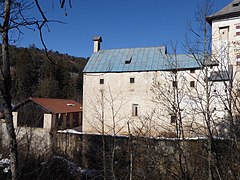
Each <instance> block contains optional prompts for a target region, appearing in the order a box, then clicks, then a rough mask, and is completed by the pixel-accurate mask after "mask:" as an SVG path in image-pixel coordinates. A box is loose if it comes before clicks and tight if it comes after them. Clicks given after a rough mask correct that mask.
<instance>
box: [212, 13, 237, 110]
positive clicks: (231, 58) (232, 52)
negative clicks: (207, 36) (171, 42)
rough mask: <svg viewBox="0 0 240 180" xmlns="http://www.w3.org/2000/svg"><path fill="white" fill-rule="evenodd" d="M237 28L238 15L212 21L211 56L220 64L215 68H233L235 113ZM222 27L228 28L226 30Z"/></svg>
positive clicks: (235, 106) (234, 107)
mask: <svg viewBox="0 0 240 180" xmlns="http://www.w3.org/2000/svg"><path fill="white" fill-rule="evenodd" d="M239 28H240V17H234V18H228V19H221V20H218V21H213V22H212V53H213V58H215V59H216V60H218V61H219V62H220V66H219V67H216V68H215V70H219V69H220V70H221V69H225V70H229V66H231V67H232V69H233V73H232V74H233V82H232V102H234V103H233V105H232V108H233V109H234V113H235V114H239V108H238V107H239V104H237V103H238V102H239V100H237V99H238V98H239V92H240V34H239V33H238V34H237V32H238V31H239V30H240V29H239ZM224 29H228V32H226V31H224ZM223 44H224V45H223ZM223 61H225V62H223ZM224 64H227V65H224ZM225 66H227V67H225ZM221 67H223V68H221ZM229 87H230V86H229ZM230 88H231V87H230Z"/></svg>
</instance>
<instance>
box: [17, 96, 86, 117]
mask: <svg viewBox="0 0 240 180" xmlns="http://www.w3.org/2000/svg"><path fill="white" fill-rule="evenodd" d="M31 101H33V102H34V103H36V104H38V105H40V106H41V107H43V108H44V109H46V110H47V111H49V112H51V113H69V112H80V111H82V105H81V104H79V103H77V102H76V101H73V100H71V99H51V98H28V99H26V100H25V101H22V102H21V103H19V104H18V105H16V106H15V107H14V109H13V110H14V111H15V110H17V109H18V108H20V107H21V106H23V105H25V104H27V103H28V102H31Z"/></svg>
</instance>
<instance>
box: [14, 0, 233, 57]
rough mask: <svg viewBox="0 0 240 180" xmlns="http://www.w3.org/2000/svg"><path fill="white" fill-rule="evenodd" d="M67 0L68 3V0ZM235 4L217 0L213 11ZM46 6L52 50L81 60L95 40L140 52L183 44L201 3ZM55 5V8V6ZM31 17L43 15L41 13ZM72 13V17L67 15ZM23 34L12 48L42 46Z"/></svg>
mask: <svg viewBox="0 0 240 180" xmlns="http://www.w3.org/2000/svg"><path fill="white" fill-rule="evenodd" d="M67 1H68V0H67ZM231 1H232V0H214V12H217V11H219V10H220V9H222V8H223V7H224V6H226V5H227V4H228V3H230V2H231ZM40 2H41V6H42V8H43V9H44V12H45V13H46V16H47V18H48V19H49V20H58V21H61V22H62V23H56V22H55V23H54V22H52V23H51V22H50V23H49V24H48V28H49V31H48V30H47V28H45V31H44V32H43V37H44V42H45V44H46V45H47V48H48V49H49V50H53V51H58V52H60V53H63V54H69V55H72V56H76V57H85V58H86V57H90V56H91V54H92V53H93V42H92V38H93V37H94V36H95V35H100V36H102V39H103V42H102V44H101V49H115V48H136V47H149V46H160V45H163V44H167V45H168V44H170V42H173V43H174V44H176V43H177V44H178V46H179V47H178V49H179V50H178V51H179V52H181V51H182V50H181V44H182V43H183V41H184V39H185V35H186V33H189V31H188V28H187V24H188V22H192V23H193V24H194V23H195V24H196V21H195V14H196V11H197V7H198V4H200V2H201V0H171V1H170V0H71V2H72V7H70V6H69V5H68V4H67V6H66V10H64V9H61V8H59V4H58V2H59V1H48V0H42V1H40ZM53 2H55V4H53ZM28 13H29V14H28V15H29V16H39V13H38V12H37V11H36V10H32V11H31V12H28ZM65 13H67V16H66V15H65ZM21 31H22V32H23V34H22V35H21V36H20V38H19V40H18V41H16V42H13V43H12V44H14V45H16V46H19V47H28V46H29V45H30V44H32V43H34V44H35V45H36V46H37V47H38V48H43V46H42V44H41V42H40V38H39V34H38V32H37V31H33V30H32V29H27V28H23V29H21Z"/></svg>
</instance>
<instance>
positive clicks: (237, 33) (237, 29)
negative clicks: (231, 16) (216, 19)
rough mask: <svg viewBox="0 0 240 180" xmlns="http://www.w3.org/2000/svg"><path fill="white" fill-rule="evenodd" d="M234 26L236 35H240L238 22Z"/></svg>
mask: <svg viewBox="0 0 240 180" xmlns="http://www.w3.org/2000/svg"><path fill="white" fill-rule="evenodd" d="M235 28H236V36H239V35H240V24H238V25H236V26H235Z"/></svg>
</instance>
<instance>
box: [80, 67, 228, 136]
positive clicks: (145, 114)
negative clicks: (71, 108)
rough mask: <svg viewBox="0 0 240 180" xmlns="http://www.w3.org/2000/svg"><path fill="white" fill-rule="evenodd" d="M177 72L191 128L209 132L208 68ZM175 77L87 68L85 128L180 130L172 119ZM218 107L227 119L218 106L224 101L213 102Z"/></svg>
mask: <svg viewBox="0 0 240 180" xmlns="http://www.w3.org/2000/svg"><path fill="white" fill-rule="evenodd" d="M176 76H177V79H176V80H177V82H178V89H177V92H178V95H179V102H180V103H179V104H180V109H181V115H182V119H183V124H185V125H186V134H187V133H188V135H189V136H193V135H196V134H204V133H205V127H206V124H205V119H204V117H203V109H201V108H202V106H205V104H204V103H205V101H204V96H205V95H204V93H205V91H204V86H203V84H204V83H203V82H204V81H203V79H204V75H203V73H202V70H195V72H194V73H190V70H186V71H179V72H178V73H177V75H176ZM130 78H135V83H130ZM174 78H176V77H175V74H174V73H172V72H164V71H161V72H160V71H158V72H127V73H93V74H89V73H86V74H84V89H83V97H84V98H83V132H84V133H93V134H94V133H98V134H101V133H103V127H104V133H105V134H122V135H126V134H129V133H131V134H139V133H141V134H143V135H150V136H151V135H154V136H161V135H162V134H165V133H169V134H171V133H172V132H174V131H175V123H171V115H173V114H174V113H175V112H174V110H173V107H172V103H173V102H174V99H175V98H176V94H175V95H174V93H176V90H174V88H173V87H172V84H173V81H174ZM100 79H104V84H100ZM190 81H194V82H195V86H194V87H190ZM174 97H175V98H174ZM133 105H138V113H139V115H138V116H133V115H132V111H133ZM214 108H215V114H214V118H216V119H221V118H222V116H223V115H222V113H218V112H224V110H223V107H221V106H217V105H216V104H213V105H212V107H211V109H213V110H214ZM222 110H223V111H222ZM103 124H104V126H103ZM163 132H164V133H163Z"/></svg>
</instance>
